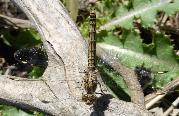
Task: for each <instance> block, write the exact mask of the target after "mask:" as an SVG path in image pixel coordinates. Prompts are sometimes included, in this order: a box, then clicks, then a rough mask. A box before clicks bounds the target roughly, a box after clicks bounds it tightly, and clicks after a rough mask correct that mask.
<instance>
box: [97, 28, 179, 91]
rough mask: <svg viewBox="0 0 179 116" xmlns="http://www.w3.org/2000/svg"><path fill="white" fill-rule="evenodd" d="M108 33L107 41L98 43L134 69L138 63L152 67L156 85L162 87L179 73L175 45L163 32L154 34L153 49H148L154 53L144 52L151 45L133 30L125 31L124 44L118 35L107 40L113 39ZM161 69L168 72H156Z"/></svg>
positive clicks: (115, 57)
mask: <svg viewBox="0 0 179 116" xmlns="http://www.w3.org/2000/svg"><path fill="white" fill-rule="evenodd" d="M108 33H109V35H107V36H106V37H105V41H103V42H98V45H99V46H100V47H101V48H103V49H104V50H105V51H106V52H108V54H109V55H111V56H112V57H114V59H118V60H119V62H120V63H122V64H123V65H125V66H127V67H129V68H131V69H132V70H134V68H135V67H136V66H137V65H142V64H143V63H144V66H145V67H147V68H151V70H152V72H153V76H154V78H155V81H156V82H155V83H153V84H154V86H155V87H158V88H161V87H163V86H164V85H165V84H166V83H168V82H170V81H171V80H172V79H174V78H176V77H177V76H178V75H179V70H178V69H179V64H178V61H177V60H176V56H175V54H174V51H173V47H172V46H171V43H170V41H169V39H168V37H167V36H164V34H163V33H157V34H155V33H154V34H153V40H154V41H153V43H152V44H151V45H152V49H150V50H148V51H150V52H151V53H152V55H151V53H150V54H149V53H144V51H147V50H146V49H147V48H150V46H151V45H149V46H148V47H146V44H145V45H143V44H142V41H141V39H140V36H139V35H138V34H137V33H135V32H132V31H131V32H129V31H127V32H123V35H122V37H125V38H122V39H124V40H125V41H124V43H123V44H122V43H121V44H117V43H120V42H121V41H120V39H118V38H117V37H115V38H113V39H115V40H107V39H111V33H110V32H108ZM127 33H128V34H127ZM108 41H110V42H108ZM111 41H114V42H115V43H113V42H111ZM117 41H118V42H117ZM144 46H145V47H144ZM154 52H155V53H154ZM160 71H168V72H167V73H164V74H155V73H154V72H160Z"/></svg>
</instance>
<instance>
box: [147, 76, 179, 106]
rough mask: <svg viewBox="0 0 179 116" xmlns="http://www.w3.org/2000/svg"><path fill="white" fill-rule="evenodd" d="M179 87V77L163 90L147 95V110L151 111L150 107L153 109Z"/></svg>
mask: <svg viewBox="0 0 179 116" xmlns="http://www.w3.org/2000/svg"><path fill="white" fill-rule="evenodd" d="M178 86H179V77H177V78H176V79H175V80H173V81H171V82H170V83H168V84H167V85H166V86H164V88H163V89H162V90H159V91H157V92H156V93H153V94H149V95H147V96H146V97H145V103H146V108H147V109H149V108H150V107H152V106H153V105H154V104H155V103H156V102H157V101H159V100H160V99H162V98H163V97H165V95H167V94H168V93H169V92H171V91H173V90H174V89H175V88H176V87H178Z"/></svg>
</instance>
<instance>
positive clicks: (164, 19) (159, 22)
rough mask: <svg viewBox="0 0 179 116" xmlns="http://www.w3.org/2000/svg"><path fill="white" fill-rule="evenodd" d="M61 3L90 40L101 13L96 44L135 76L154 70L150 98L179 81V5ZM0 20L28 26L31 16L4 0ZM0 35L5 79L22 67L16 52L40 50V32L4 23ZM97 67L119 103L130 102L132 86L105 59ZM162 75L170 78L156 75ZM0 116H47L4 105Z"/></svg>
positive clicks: (168, 0)
mask: <svg viewBox="0 0 179 116" xmlns="http://www.w3.org/2000/svg"><path fill="white" fill-rule="evenodd" d="M61 2H63V4H64V5H65V7H66V8H67V10H68V11H69V14H70V16H71V18H72V19H73V20H74V21H75V22H76V25H77V26H78V27H79V30H80V31H81V33H82V35H83V37H84V38H86V39H87V38H88V33H89V18H88V16H89V12H90V8H91V7H94V8H95V9H96V15H97V44H98V45H99V46H100V47H101V48H103V49H104V50H105V51H106V52H107V53H109V54H110V55H111V56H112V57H113V58H114V59H117V60H118V61H119V62H120V63H122V64H123V65H125V66H127V67H128V68H130V69H131V70H135V68H136V66H141V67H142V66H144V67H146V68H147V69H149V73H151V76H150V77H149V78H151V79H150V80H151V81H150V82H146V83H145V84H146V85H147V86H148V88H150V92H151V90H152V91H155V90H156V89H161V88H162V87H163V86H164V85H165V84H167V83H168V82H170V81H171V80H173V79H175V78H176V77H177V76H178V75H179V70H178V69H179V64H178V59H179V56H178V53H179V51H178V50H179V41H178V38H179V32H178V29H179V13H178V11H179V1H178V0H61ZM0 14H2V15H6V16H9V17H15V18H20V19H24V20H27V17H26V15H25V14H23V13H22V11H20V9H18V8H17V7H15V6H14V5H13V4H12V3H11V2H8V1H7V2H3V0H0ZM0 34H1V35H0V57H1V58H4V59H5V63H3V64H2V66H1V67H0V68H1V70H2V71H1V74H4V73H5V70H6V69H7V67H8V66H11V65H14V64H16V63H18V62H17V61H16V60H15V59H14V57H13V56H14V55H13V54H14V52H15V51H16V50H18V49H21V48H32V47H37V46H40V45H41V43H42V42H41V40H40V35H39V34H38V33H37V31H35V30H33V29H31V28H20V27H16V26H10V25H6V23H5V22H4V21H3V19H1V18H0ZM97 66H98V69H99V71H100V73H101V76H102V78H103V80H104V82H105V83H106V85H107V86H108V88H109V89H110V90H111V91H112V93H113V94H114V95H115V96H117V97H118V98H120V99H123V100H125V101H130V96H129V94H128V89H127V86H126V84H125V82H124V80H123V78H122V77H121V75H120V74H119V73H117V72H116V71H115V70H113V68H112V67H110V66H108V65H107V64H105V63H104V62H103V61H102V60H101V59H100V58H98V65H97ZM42 71H43V69H39V67H36V66H33V67H31V68H30V70H28V71H27V74H26V75H25V78H32V77H33V78H37V77H39V76H41V75H42V74H43V72H42ZM162 71H164V72H165V73H163V74H158V73H157V72H162ZM39 72H40V73H39ZM23 76H24V75H23ZM140 80H143V79H140ZM144 80H145V79H144ZM144 91H148V89H146V90H144ZM150 92H149V93H150ZM0 115H3V116H16V115H17V116H26V115H27V116H28V115H34V116H43V114H41V113H38V112H27V113H25V112H24V111H22V110H19V109H16V108H14V107H11V106H5V105H1V106H0Z"/></svg>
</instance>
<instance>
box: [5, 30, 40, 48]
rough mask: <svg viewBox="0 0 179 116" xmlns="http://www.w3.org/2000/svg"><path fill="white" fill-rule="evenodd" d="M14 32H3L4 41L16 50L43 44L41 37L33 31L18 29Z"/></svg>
mask: <svg viewBox="0 0 179 116" xmlns="http://www.w3.org/2000/svg"><path fill="white" fill-rule="evenodd" d="M13 31H14V32H2V34H3V37H2V39H3V41H4V43H6V44H7V45H9V46H11V47H14V48H24V47H32V46H35V45H38V44H39V43H42V42H41V39H40V35H39V34H38V33H37V32H36V31H34V30H32V29H18V30H13Z"/></svg>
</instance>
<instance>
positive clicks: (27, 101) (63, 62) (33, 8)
mask: <svg viewBox="0 0 179 116" xmlns="http://www.w3.org/2000/svg"><path fill="white" fill-rule="evenodd" d="M13 1H14V2H15V3H16V4H17V5H18V6H19V7H20V8H21V9H22V10H23V11H24V12H25V14H26V15H27V16H28V17H29V19H30V20H31V22H32V23H33V24H34V25H35V27H36V28H37V30H38V31H39V33H40V34H41V37H42V39H43V44H44V46H45V49H46V51H47V53H48V66H47V69H46V71H45V73H44V74H43V76H42V77H41V79H40V80H22V79H21V78H18V77H12V76H8V75H3V76H1V78H0V103H5V104H10V105H15V106H17V107H20V108H23V109H32V110H38V111H41V112H44V113H46V114H48V115H55V116H89V115H91V116H104V115H105V116H120V115H121V116H144V115H149V114H148V112H146V111H144V110H143V109H140V107H138V106H137V105H135V104H133V103H129V102H125V101H121V100H118V99H116V98H112V97H111V95H110V94H106V95H103V96H100V97H99V99H98V100H97V102H96V103H95V105H94V106H88V105H85V103H84V102H82V101H81V94H82V93H83V87H82V86H81V83H82V80H83V77H84V74H83V73H80V72H83V70H85V69H86V67H87V46H86V43H85V41H84V40H83V38H82V36H81V34H80V33H79V30H78V29H77V27H76V25H75V24H74V22H73V21H72V20H71V19H70V17H69V15H68V12H67V11H66V10H65V8H64V6H63V5H62V3H61V2H60V1H59V0H13ZM90 107H93V108H92V109H91V108H90Z"/></svg>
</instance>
